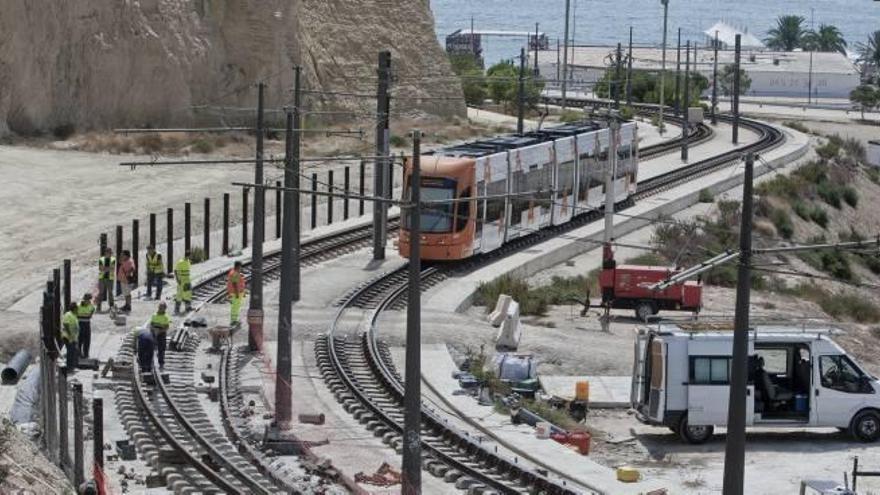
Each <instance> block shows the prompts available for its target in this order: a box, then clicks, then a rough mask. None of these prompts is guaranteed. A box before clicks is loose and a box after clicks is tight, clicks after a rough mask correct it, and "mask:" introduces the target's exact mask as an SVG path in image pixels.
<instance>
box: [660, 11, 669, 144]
mask: <svg viewBox="0 0 880 495" xmlns="http://www.w3.org/2000/svg"><path fill="white" fill-rule="evenodd" d="M660 3H662V4H663V46H662V48H661V50H662V52H663V55H662V56H661V57H662V61H661V62H660V109H659V110H658V111H657V117H658V120H659V122H660V135H661V136H662V135H663V108H664V107H663V104H664V101H665V96H666V95H665V91H664V90H665V89H666V31H667V29H666V21H667V19H668V18H669V0H660Z"/></svg>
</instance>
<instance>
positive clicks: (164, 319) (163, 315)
mask: <svg viewBox="0 0 880 495" xmlns="http://www.w3.org/2000/svg"><path fill="white" fill-rule="evenodd" d="M167 308H168V306H167V305H166V304H165V301H162V302H160V303H159V309H158V310H157V311H156V313H155V314H154V315H153V316H152V317H151V318H150V331H151V332H152V333H153V339H154V340H155V342H156V351H157V352H158V353H159V368H164V367H165V344H166V343H167V341H168V328H170V327H171V317H169V316H168V313H167Z"/></svg>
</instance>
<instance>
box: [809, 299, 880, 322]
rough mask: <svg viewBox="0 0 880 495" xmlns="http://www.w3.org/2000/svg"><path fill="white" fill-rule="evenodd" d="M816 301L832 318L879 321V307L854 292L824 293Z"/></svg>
mask: <svg viewBox="0 0 880 495" xmlns="http://www.w3.org/2000/svg"><path fill="white" fill-rule="evenodd" d="M818 302H819V306H820V307H821V308H822V310H823V311H825V312H826V313H828V314H829V315H831V316H833V317H834V318H848V319H851V320H854V321H857V322H859V323H874V322H877V321H880V307H878V306H877V305H876V304H874V302H872V301H870V300H869V299H866V298H865V297H862V296H861V295H859V294H856V293H854V292H847V293H843V294H828V293H825V294H824V295H823V296H822V297H821V298H820V300H819V301H818Z"/></svg>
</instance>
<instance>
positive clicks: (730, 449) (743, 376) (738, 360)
mask: <svg viewBox="0 0 880 495" xmlns="http://www.w3.org/2000/svg"><path fill="white" fill-rule="evenodd" d="M738 42H739V35H737V45H739V43H738ZM754 165H755V155H754V154H753V153H749V154H747V155H746V170H745V177H744V179H743V201H742V223H741V227H740V233H739V245H740V246H739V247H740V257H739V270H738V273H737V280H736V312H735V314H734V317H733V362H732V363H731V365H730V399H729V400H728V409H727V445H726V447H725V451H724V487H723V493H724V495H742V493H743V476H744V475H745V472H744V471H745V447H746V393H747V384H746V382H747V379H748V358H749V356H748V355H749V297H750V290H751V279H750V278H751V268H750V263H751V258H752V185H753V184H752V174H753V169H754Z"/></svg>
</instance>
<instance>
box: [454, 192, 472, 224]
mask: <svg viewBox="0 0 880 495" xmlns="http://www.w3.org/2000/svg"><path fill="white" fill-rule="evenodd" d="M472 193H473V190H472V189H471V188H467V189H465V190H464V191H462V192H461V194H460V195H459V196H458V197H459V198H470V197H471V196H473V194H472ZM471 201H472V200H470V199H468V200H467V201H461V202H459V203H458V204H457V205H458V206H457V208H456V211H455V230H456V232H458V231H461V230H464V229H465V228H467V224H468V220H470V216H471Z"/></svg>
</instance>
